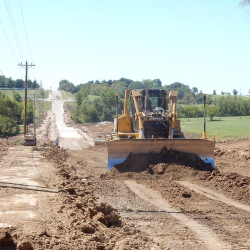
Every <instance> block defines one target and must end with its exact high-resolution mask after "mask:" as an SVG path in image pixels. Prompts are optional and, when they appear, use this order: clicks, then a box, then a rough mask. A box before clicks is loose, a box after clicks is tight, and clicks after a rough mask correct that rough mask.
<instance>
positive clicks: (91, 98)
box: [88, 95, 99, 100]
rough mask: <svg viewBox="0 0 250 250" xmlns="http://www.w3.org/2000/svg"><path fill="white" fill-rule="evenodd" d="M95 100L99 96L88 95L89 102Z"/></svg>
mask: <svg viewBox="0 0 250 250" xmlns="http://www.w3.org/2000/svg"><path fill="white" fill-rule="evenodd" d="M96 98H99V95H88V99H89V100H94V99H96Z"/></svg>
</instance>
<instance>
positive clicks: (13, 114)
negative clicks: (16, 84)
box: [0, 91, 33, 137]
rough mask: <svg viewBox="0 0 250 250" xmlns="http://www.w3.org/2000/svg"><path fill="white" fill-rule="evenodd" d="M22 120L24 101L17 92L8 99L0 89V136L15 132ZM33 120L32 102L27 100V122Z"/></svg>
mask: <svg viewBox="0 0 250 250" xmlns="http://www.w3.org/2000/svg"><path fill="white" fill-rule="evenodd" d="M23 122H24V102H23V101H22V97H21V96H20V94H19V93H18V92H15V91H14V93H13V99H10V98H9V97H8V96H7V95H5V94H4V93H3V92H2V91H0V137H4V136H7V135H12V134H17V133H19V132H20V125H22V124H23ZM32 122H33V103H32V102H31V101H30V100H28V102H27V123H32Z"/></svg>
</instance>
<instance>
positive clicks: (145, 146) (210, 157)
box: [106, 89, 215, 170]
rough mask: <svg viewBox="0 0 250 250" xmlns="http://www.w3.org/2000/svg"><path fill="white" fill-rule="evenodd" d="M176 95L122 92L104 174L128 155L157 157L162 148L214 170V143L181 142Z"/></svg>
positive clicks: (156, 91)
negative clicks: (195, 157) (190, 156)
mask: <svg viewBox="0 0 250 250" xmlns="http://www.w3.org/2000/svg"><path fill="white" fill-rule="evenodd" d="M177 95H178V92H177V91H170V92H169V95H167V91H166V90H162V89H134V90H126V91H125V102H124V111H123V114H122V115H118V95H117V107H116V119H115V121H114V132H113V133H112V134H111V137H110V138H109V139H108V141H107V143H106V145H107V148H108V170H110V169H111V168H112V167H113V166H114V165H115V164H120V163H122V162H124V161H125V159H126V158H127V156H128V155H129V154H130V153H135V154H137V153H149V152H152V151H154V152H156V153H160V152H161V150H162V149H163V148H164V147H165V148H167V149H172V150H178V151H181V152H185V153H193V154H196V155H198V156H199V157H200V158H201V159H202V160H203V161H204V162H206V163H211V165H212V167H213V168H214V146H215V142H214V141H211V140H207V139H185V138H184V135H183V133H182V132H181V126H180V120H179V119H178V117H177V112H176V104H177Z"/></svg>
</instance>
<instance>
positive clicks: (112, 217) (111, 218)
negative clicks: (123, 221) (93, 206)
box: [107, 211, 119, 224]
mask: <svg viewBox="0 0 250 250" xmlns="http://www.w3.org/2000/svg"><path fill="white" fill-rule="evenodd" d="M107 220H108V222H110V223H112V224H115V223H116V222H117V221H118V220H119V215H118V213H117V212H116V211H112V212H111V213H110V214H109V215H107Z"/></svg>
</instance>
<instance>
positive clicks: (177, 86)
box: [165, 82, 191, 99]
mask: <svg viewBox="0 0 250 250" xmlns="http://www.w3.org/2000/svg"><path fill="white" fill-rule="evenodd" d="M165 89H167V91H170V90H175V91H178V99H182V98H183V97H184V94H185V93H191V89H190V88H189V86H188V85H185V84H183V83H180V82H175V83H172V84H170V85H167V86H166V87H165Z"/></svg>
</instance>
